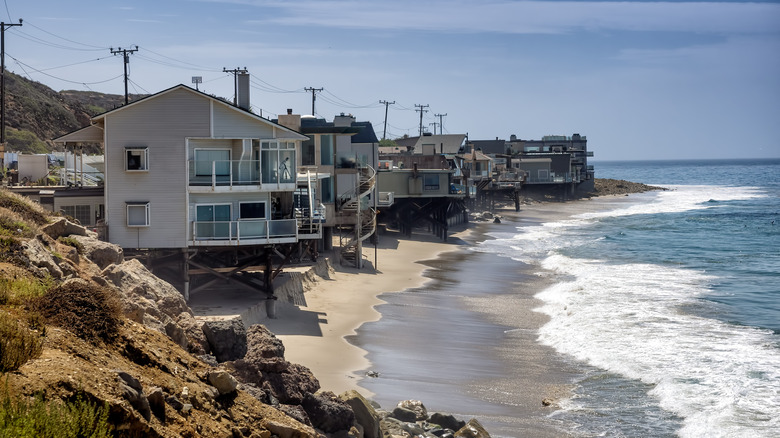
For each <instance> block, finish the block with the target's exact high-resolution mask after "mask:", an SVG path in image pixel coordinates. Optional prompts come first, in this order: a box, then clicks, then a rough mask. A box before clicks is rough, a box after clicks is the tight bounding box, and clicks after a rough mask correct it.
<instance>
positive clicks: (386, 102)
mask: <svg viewBox="0 0 780 438" xmlns="http://www.w3.org/2000/svg"><path fill="white" fill-rule="evenodd" d="M379 103H381V104H383V105H384V106H385V130H384V131H382V140H384V139H385V138H387V107H388V106H390V105H392V104H394V103H395V101H392V102H388V101H386V100H380V101H379Z"/></svg>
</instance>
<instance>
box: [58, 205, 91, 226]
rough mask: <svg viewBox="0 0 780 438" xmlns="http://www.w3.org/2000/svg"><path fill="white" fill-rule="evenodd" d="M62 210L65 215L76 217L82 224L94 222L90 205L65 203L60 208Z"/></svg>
mask: <svg viewBox="0 0 780 438" xmlns="http://www.w3.org/2000/svg"><path fill="white" fill-rule="evenodd" d="M60 211H61V212H62V214H64V215H65V216H70V217H72V218H74V219H76V220H77V221H79V223H80V224H81V225H90V224H92V216H91V215H90V211H89V205H63V206H62V207H61V208H60Z"/></svg>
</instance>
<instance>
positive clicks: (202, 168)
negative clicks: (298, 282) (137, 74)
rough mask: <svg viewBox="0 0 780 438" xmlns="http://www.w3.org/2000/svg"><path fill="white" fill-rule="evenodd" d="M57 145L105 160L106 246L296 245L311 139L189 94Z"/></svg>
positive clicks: (152, 102) (161, 99)
mask: <svg viewBox="0 0 780 438" xmlns="http://www.w3.org/2000/svg"><path fill="white" fill-rule="evenodd" d="M92 123H93V124H92V125H90V126H88V127H86V128H83V129H81V130H79V131H76V132H73V133H71V134H67V135H65V136H63V137H60V138H58V139H56V140H55V141H57V142H60V143H66V144H67V143H74V142H95V141H98V142H100V143H102V144H103V146H104V154H105V226H106V230H107V233H106V236H107V240H108V241H110V242H112V243H115V244H118V245H120V246H122V247H123V248H147V249H162V248H193V247H218V246H240V245H262V244H274V243H290V242H296V241H297V238H298V237H297V223H296V219H295V215H294V214H293V211H292V194H293V192H294V191H295V189H296V173H297V172H296V170H297V168H298V164H299V161H300V158H299V155H300V146H301V142H302V141H303V140H306V139H307V137H305V136H303V135H301V134H299V133H297V132H295V131H293V130H291V129H289V128H286V127H284V126H281V125H279V124H276V123H273V122H271V121H270V120H267V119H265V118H262V117H259V116H257V115H255V114H253V113H251V112H249V111H247V110H244V109H242V108H239V107H237V106H233V105H231V104H229V103H227V102H224V101H222V100H220V99H218V98H215V97H212V96H209V95H207V94H204V93H202V92H199V91H197V90H194V89H192V88H190V87H187V86H185V85H177V86H175V87H172V88H169V89H167V90H164V91H161V92H159V93H157V94H154V95H151V96H148V97H146V98H144V99H141V100H138V101H135V102H131V103H130V104H128V105H125V106H122V107H119V108H116V109H114V110H111V111H108V112H106V113H103V114H100V115H98V116H96V117H94V118H93V119H92Z"/></svg>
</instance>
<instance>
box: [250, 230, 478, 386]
mask: <svg viewBox="0 0 780 438" xmlns="http://www.w3.org/2000/svg"><path fill="white" fill-rule="evenodd" d="M455 231H456V232H455V233H454V234H453V235H451V236H450V238H449V239H448V241H447V242H442V241H441V240H439V239H436V238H435V237H434V236H432V235H430V234H429V233H425V232H422V231H421V232H419V233H414V234H413V236H412V238H411V239H407V238H402V237H400V236H399V233H397V232H394V231H385V232H384V233H383V234H382V235H380V238H379V243H378V244H377V247H376V249H375V248H374V246H373V245H369V246H366V247H365V248H364V255H365V258H366V259H367V261H368V262H367V263H366V266H364V268H363V269H360V270H358V269H355V268H349V267H343V266H334V268H335V272H334V273H332V274H331V278H330V279H320V280H319V281H318V282H317V284H316V286H315V287H314V288H312V289H310V290H308V291H306V304H307V306H306V307H299V308H298V307H293V306H284V305H281V306H279V308H278V310H277V318H276V319H269V320H266V321H265V322H264V324H265V325H266V326H267V327H268V329H269V330H271V331H272V332H274V333H275V334H276V335H277V337H279V338H280V339H281V340H282V342H283V343H284V345H285V348H286V350H285V356H286V358H287V360H289V361H291V362H294V363H300V364H302V365H305V366H307V367H309V368H310V369H311V370H312V371H313V372H314V375H315V376H317V378H318V379H319V381H320V384H321V386H322V388H323V389H324V390H328V391H333V392H335V393H337V394H338V393H341V392H343V391H346V390H350V389H356V390H360V391H361V392H363V393H366V392H367V391H365V389H362V388H360V387H358V382H359V380H360V379H361V378H363V377H364V376H363V375H358V374H356V373H357V372H358V371H359V370H365V369H368V368H370V365H371V364H370V363H369V361H368V360H367V359H366V352H365V351H364V350H362V349H360V348H358V347H356V346H354V345H352V344H351V343H349V342H348V341H347V340H346V338H345V337H347V336H351V335H354V334H355V330H356V329H357V328H358V327H360V326H361V325H363V324H364V323H367V322H370V321H375V320H377V319H379V317H380V314H379V312H377V310H376V309H375V306H377V305H378V304H381V303H382V302H383V301H382V300H381V299H379V295H381V294H383V293H388V292H398V291H402V290H405V289H409V288H414V287H419V286H421V285H423V284H424V283H425V282H426V281H428V279H427V278H425V277H424V276H423V275H422V274H423V272H424V271H425V270H426V269H428V266H426V265H425V264H424V263H422V262H423V261H425V260H433V259H436V258H437V257H438V256H439V255H441V254H442V253H445V252H448V251H456V250H457V249H458V248H459V246H460V245H464V244H466V242H465V241H464V239H463V238H464V237H465V236H467V235H468V234H469V233H470V231H469V230H468V228H467V227H466V226H462V227H460V228H457V229H456V230H455ZM374 260H376V261H377V263H376V269H375V268H374ZM365 395H367V396H371V395H372V394H365Z"/></svg>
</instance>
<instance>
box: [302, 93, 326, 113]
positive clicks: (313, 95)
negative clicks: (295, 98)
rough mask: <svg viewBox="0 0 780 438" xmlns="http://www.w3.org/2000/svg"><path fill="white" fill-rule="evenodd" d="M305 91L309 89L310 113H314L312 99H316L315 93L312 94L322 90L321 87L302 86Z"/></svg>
mask: <svg viewBox="0 0 780 438" xmlns="http://www.w3.org/2000/svg"><path fill="white" fill-rule="evenodd" d="M304 90H306V91H311V115H312V116H313V115H314V101H315V100H317V95H316V94H314V93H316V92H318V91H322V90H323V89H322V88H312V87H306V88H304Z"/></svg>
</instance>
